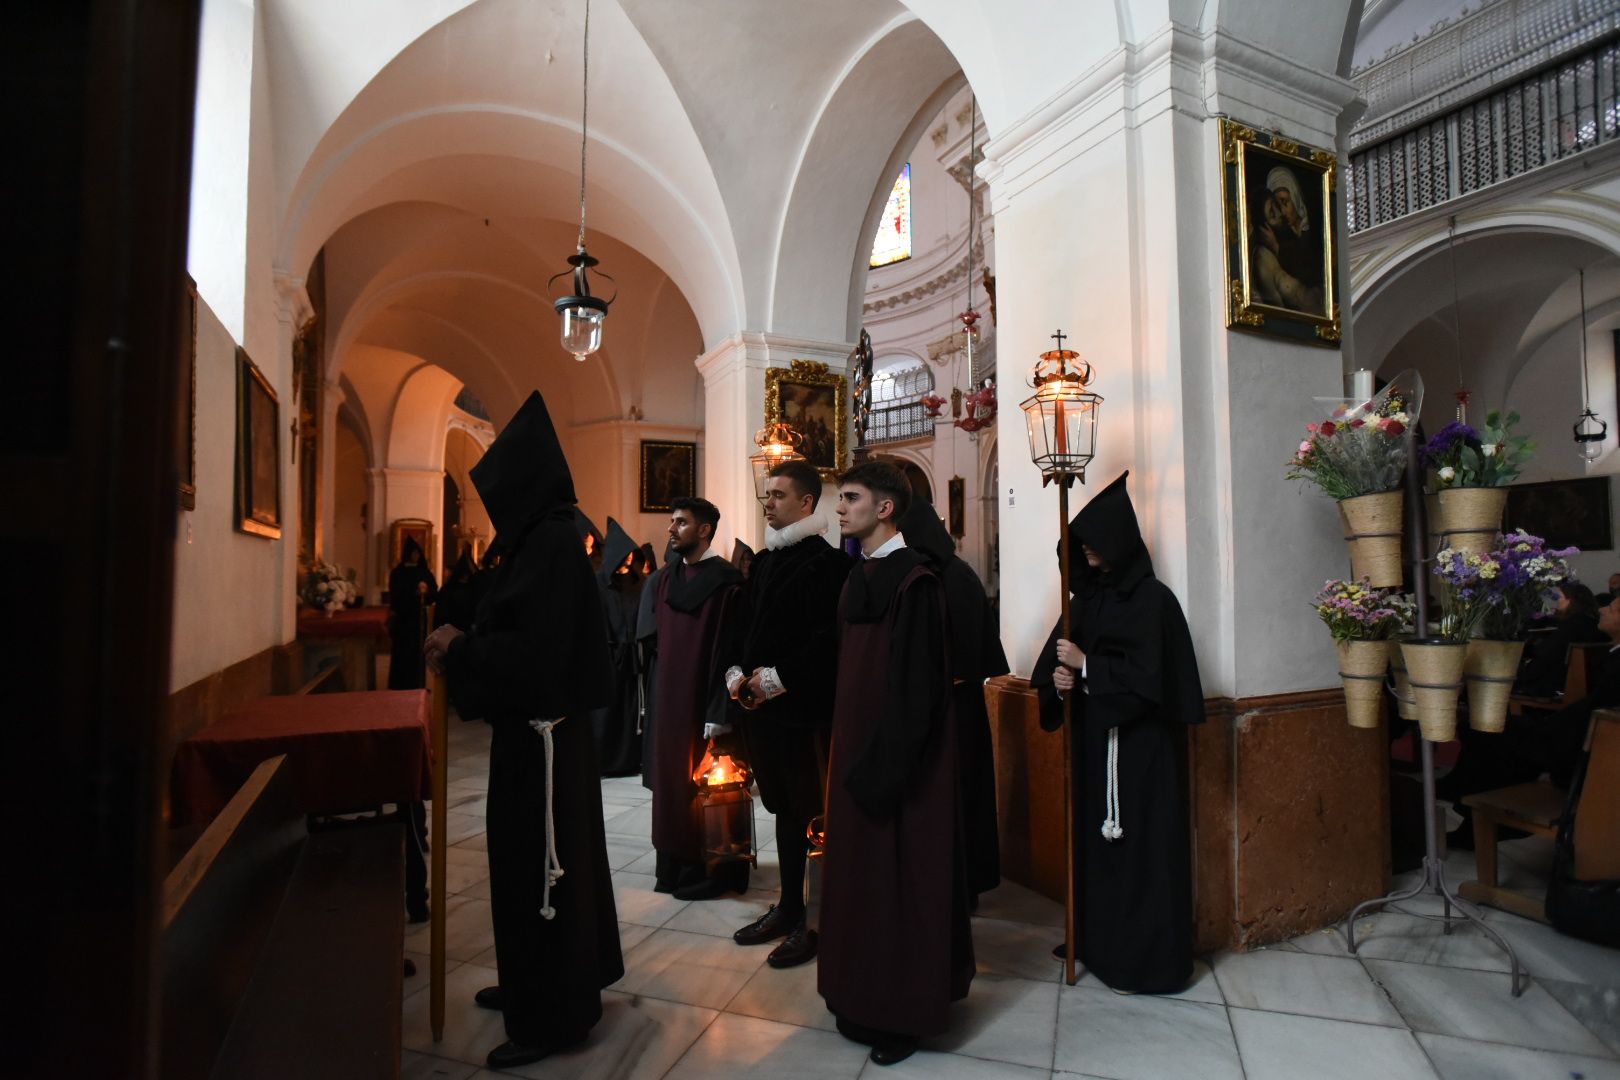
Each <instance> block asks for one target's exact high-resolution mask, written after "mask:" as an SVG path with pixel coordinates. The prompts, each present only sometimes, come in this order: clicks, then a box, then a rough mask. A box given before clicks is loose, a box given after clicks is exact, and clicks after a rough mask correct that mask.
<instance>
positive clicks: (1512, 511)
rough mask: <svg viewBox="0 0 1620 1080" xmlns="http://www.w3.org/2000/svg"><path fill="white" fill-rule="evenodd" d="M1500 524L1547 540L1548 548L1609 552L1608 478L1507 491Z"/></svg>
mask: <svg viewBox="0 0 1620 1080" xmlns="http://www.w3.org/2000/svg"><path fill="white" fill-rule="evenodd" d="M1503 523H1504V524H1505V525H1506V527H1507V528H1509V529H1523V530H1524V531H1525V532H1527V533H1530V534H1531V535H1533V536H1539V537H1541V538H1543V539H1544V540H1546V541H1547V546H1548V547H1552V548H1564V547H1578V548H1580V549H1581V550H1582V551H1613V550H1614V527H1613V519H1612V518H1611V517H1610V515H1609V478H1608V477H1607V476H1588V477H1581V478H1580V479H1577V480H1548V481H1546V482H1544V483H1540V484H1514V485H1513V486H1512V487H1510V488H1508V501H1507V512H1506V514H1505V515H1504V516H1503Z"/></svg>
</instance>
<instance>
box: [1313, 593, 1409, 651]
mask: <svg viewBox="0 0 1620 1080" xmlns="http://www.w3.org/2000/svg"><path fill="white" fill-rule="evenodd" d="M1311 603H1312V605H1314V606H1315V608H1316V614H1317V615H1318V616H1320V617H1321V619H1322V621H1323V622H1324V623H1326V624H1327V628H1328V630H1329V631H1331V632H1332V634H1333V640H1334V641H1392V640H1394V639H1395V638H1398V637H1401V636H1403V635H1405V634H1408V633H1410V632H1411V629H1412V620H1413V613H1414V611H1415V606H1414V604H1413V602H1412V598H1411V597H1410V596H1408V595H1406V594H1405V593H1402V592H1397V591H1396V590H1394V589H1375V588H1373V587H1372V585H1371V584H1370V583H1369V582H1368V581H1367V579H1366V578H1362V579H1361V580H1360V581H1338V580H1334V581H1329V582H1327V583H1325V584H1324V585H1323V586H1322V589H1321V591H1320V592H1318V593H1317V594H1316V598H1315V599H1314V600H1312V601H1311Z"/></svg>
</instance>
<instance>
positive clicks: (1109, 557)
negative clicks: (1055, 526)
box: [1069, 469, 1153, 592]
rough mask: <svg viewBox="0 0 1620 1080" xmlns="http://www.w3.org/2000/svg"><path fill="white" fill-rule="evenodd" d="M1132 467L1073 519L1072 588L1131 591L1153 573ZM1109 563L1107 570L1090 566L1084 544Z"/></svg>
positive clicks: (1070, 545)
mask: <svg viewBox="0 0 1620 1080" xmlns="http://www.w3.org/2000/svg"><path fill="white" fill-rule="evenodd" d="M1130 475H1131V473H1130V470H1129V469H1127V470H1126V471H1124V472H1122V473H1120V474H1119V477H1118V479H1116V480H1115V481H1114V482H1113V483H1111V484H1109V485H1108V486H1107V487H1105V488H1103V489H1102V490H1101V491H1099V492H1098V493H1097V494H1096V495H1095V496H1094V497H1093V498H1092V500H1091V501H1090V502H1088V503H1086V505H1084V506H1082V507H1081V508H1080V512H1079V513H1078V514H1076V515H1074V520H1073V521H1071V522H1069V577H1070V586H1071V591H1073V592H1080V591H1082V590H1083V589H1089V588H1095V587H1097V586H1100V585H1110V586H1113V587H1114V588H1115V589H1118V590H1119V591H1121V592H1129V591H1130V590H1131V588H1132V587H1133V586H1135V584H1136V583H1137V582H1138V581H1141V580H1142V579H1143V578H1145V577H1152V576H1153V559H1152V557H1151V556H1150V555H1149V554H1148V549H1147V544H1145V543H1144V542H1143V541H1142V530H1141V527H1140V526H1138V525H1137V523H1136V508H1135V507H1134V506H1132V505H1131V493H1130V491H1129V490H1128V489H1127V488H1126V484H1125V481H1126V477H1128V476H1130ZM1082 544H1084V545H1085V546H1086V547H1089V548H1091V550H1092V551H1095V552H1096V553H1097V554H1099V555H1101V556H1102V557H1103V560H1104V561H1105V562H1107V563H1108V566H1109V569H1108V570H1107V571H1106V572H1099V571H1095V570H1092V569H1090V568H1089V567H1088V566H1087V565H1086V557H1085V555H1084V554H1083V553H1082V551H1081V545H1082Z"/></svg>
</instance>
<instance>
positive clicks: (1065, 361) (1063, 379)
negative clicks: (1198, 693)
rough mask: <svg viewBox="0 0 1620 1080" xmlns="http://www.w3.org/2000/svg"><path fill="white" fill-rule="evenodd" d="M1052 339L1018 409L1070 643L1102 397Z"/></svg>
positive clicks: (1068, 720)
mask: <svg viewBox="0 0 1620 1080" xmlns="http://www.w3.org/2000/svg"><path fill="white" fill-rule="evenodd" d="M1052 337H1053V338H1054V339H1055V340H1056V341H1057V348H1055V349H1052V350H1050V351H1048V352H1043V353H1041V358H1040V361H1039V362H1038V363H1036V365H1035V370H1034V371H1033V372H1031V373H1030V385H1031V386H1033V387H1034V388H1035V393H1034V394H1033V395H1031V396H1030V397H1028V398H1026V399H1025V400H1024V401H1023V402H1022V403H1021V404H1020V407H1021V408H1022V409H1023V410H1024V423H1025V424H1026V426H1027V427H1028V428H1029V459H1030V461H1032V462H1034V463H1035V467H1036V468H1038V469H1040V470H1041V486H1042V487H1045V486H1046V485H1047V484H1050V483H1051V482H1052V481H1054V480H1056V481H1057V485H1058V530H1059V531H1058V574H1059V580H1060V582H1061V587H1062V592H1061V593H1060V594H1059V595H1060V597H1061V600H1060V607H1061V610H1062V617H1061V625H1062V628H1063V638H1064V640H1066V641H1073V640H1074V631H1073V626H1072V621H1071V619H1070V612H1069V591H1070V590H1069V558H1070V551H1069V547H1070V544H1069V485H1071V484H1073V483H1074V481H1075V480H1079V481H1080V482H1081V483H1082V484H1083V483H1085V482H1086V466H1087V465H1090V464H1091V459H1092V458H1094V457H1096V455H1097V414H1098V410H1099V409H1100V408H1101V407H1102V400H1103V399H1102V398H1101V397H1100V396H1098V395H1097V394H1094V393H1092V392H1091V390H1089V389H1088V387H1089V386H1090V385H1091V380H1092V377H1093V372H1092V369H1091V365H1090V364H1088V363H1086V362H1085V361H1084V360H1082V359H1080V354H1079V353H1077V352H1075V351H1074V350H1073V349H1065V348H1064V347H1063V338H1064V333H1063V331H1062V330H1059V331H1058V332H1057V333H1055V334H1053V335H1052ZM1073 698H1074V695H1073V694H1072V693H1070V694H1066V695H1064V698H1063V800H1064V809H1065V812H1064V815H1063V821H1064V829H1065V832H1066V833H1067V839H1068V849H1069V851H1068V867H1069V872H1068V876H1067V880H1066V887H1065V889H1064V905H1063V906H1064V919H1063V941H1064V946H1065V949H1064V959H1063V979H1064V982H1066V983H1068V985H1070V986H1073V985H1074V984H1075V981H1076V979H1078V977H1079V976H1078V974H1077V972H1076V970H1075V962H1076V960H1077V958H1078V948H1077V942H1078V941H1079V932H1078V930H1077V929H1076V923H1077V920H1078V918H1079V905H1078V900H1077V898H1076V897H1075V895H1074V844H1075V836H1074V717H1073V706H1072V701H1073Z"/></svg>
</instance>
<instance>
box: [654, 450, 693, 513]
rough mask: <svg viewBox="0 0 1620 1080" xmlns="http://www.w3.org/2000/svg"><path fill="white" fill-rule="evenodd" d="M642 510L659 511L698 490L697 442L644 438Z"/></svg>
mask: <svg viewBox="0 0 1620 1080" xmlns="http://www.w3.org/2000/svg"><path fill="white" fill-rule="evenodd" d="M640 486H641V512H642V513H643V514H657V513H661V512H665V511H668V510H670V509H672V508H673V506H674V503H675V500H676V499H679V498H681V497H682V496H692V495H696V494H697V443H691V442H660V441H657V440H653V439H643V440H641V485H640Z"/></svg>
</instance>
